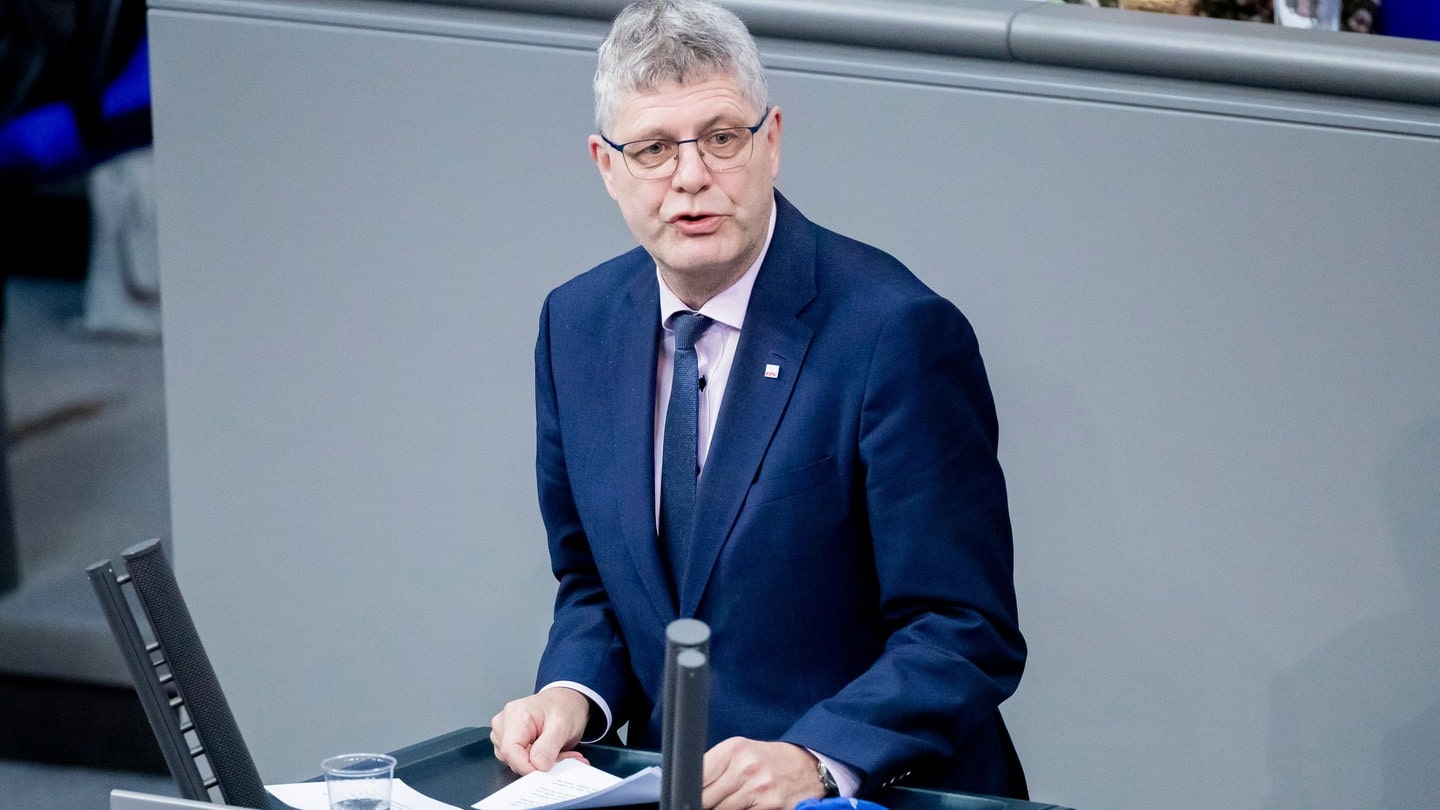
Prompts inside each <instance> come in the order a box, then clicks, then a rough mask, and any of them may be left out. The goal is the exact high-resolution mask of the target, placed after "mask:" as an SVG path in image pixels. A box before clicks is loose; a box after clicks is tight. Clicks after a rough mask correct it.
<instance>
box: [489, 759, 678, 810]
mask: <svg viewBox="0 0 1440 810" xmlns="http://www.w3.org/2000/svg"><path fill="white" fill-rule="evenodd" d="M658 801H660V769H659V768H658V767H654V766H652V767H649V768H646V769H644V770H642V771H640V772H638V773H636V774H634V775H633V776H629V777H627V778H625V779H621V778H619V777H618V776H613V775H611V774H608V773H606V772H604V771H602V770H600V769H599V768H596V767H594V766H591V765H586V764H585V763H583V762H581V761H580V760H578V759H562V760H560V761H559V762H557V763H555V765H554V766H553V767H551V768H550V770H548V771H535V772H533V773H528V774H526V775H524V776H522V777H520V778H519V779H516V780H515V781H514V782H511V783H510V784H508V785H506V786H505V787H503V788H500V789H499V790H497V791H495V792H494V793H492V794H490V795H489V796H486V797H485V798H483V799H481V800H480V801H478V802H476V803H475V804H473V805H471V806H472V807H474V808H476V809H477V810H561V808H567V810H584V808H590V807H617V806H619V805H625V804H654V803H655V802H658Z"/></svg>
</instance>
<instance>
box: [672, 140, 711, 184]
mask: <svg viewBox="0 0 1440 810" xmlns="http://www.w3.org/2000/svg"><path fill="white" fill-rule="evenodd" d="M687 146H689V147H692V148H690V149H686V148H685V147H687ZM675 160H676V165H675V173H674V174H672V175H670V185H671V187H672V188H674V189H675V190H677V191H686V192H690V193H692V194H693V193H695V192H697V191H701V190H703V189H704V188H705V187H706V186H708V185H710V167H709V166H707V165H705V158H704V157H703V156H702V155H701V153H700V144H698V143H694V142H692V143H686V144H681V145H680V150H679V151H678V152H677V153H676V154H675Z"/></svg>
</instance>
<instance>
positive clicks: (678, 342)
mask: <svg viewBox="0 0 1440 810" xmlns="http://www.w3.org/2000/svg"><path fill="white" fill-rule="evenodd" d="M709 325H710V319H709V318H707V317H705V316H704V315H701V314H700V313H698V312H681V313H678V314H677V315H676V316H675V317H674V318H672V319H671V320H670V328H671V329H673V330H675V351H689V350H690V349H693V348H695V341H696V339H698V338H699V337H700V333H701V332H704V331H705V327H707V326H709Z"/></svg>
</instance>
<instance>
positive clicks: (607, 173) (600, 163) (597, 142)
mask: <svg viewBox="0 0 1440 810" xmlns="http://www.w3.org/2000/svg"><path fill="white" fill-rule="evenodd" d="M588 143H589V145H590V159H591V160H593V161H595V168H597V169H599V170H600V179H601V180H604V181H605V191H606V192H607V193H608V194H609V195H610V199H612V200H615V199H619V198H618V197H616V196H615V186H614V185H612V180H613V178H614V176H615V158H616V157H617V155H616V154H615V150H614V149H611V148H610V145H609V144H607V143H605V141H604V140H602V139H601V138H600V136H599V135H591V136H590V140H589V141H588Z"/></svg>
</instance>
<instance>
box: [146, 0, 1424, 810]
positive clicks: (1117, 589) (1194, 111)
mask: <svg viewBox="0 0 1440 810" xmlns="http://www.w3.org/2000/svg"><path fill="white" fill-rule="evenodd" d="M192 5H195V4H192ZM199 5H203V4H199ZM237 7H238V6H237V4H233V3H231V4H228V5H226V6H225V8H227V9H228V11H227V13H225V14H211V13H207V12H205V11H204V10H203V8H199V7H198V6H197V8H196V9H194V10H160V11H155V12H152V15H151V26H152V28H151V30H152V37H153V45H152V49H153V54H152V58H153V60H154V76H155V78H154V82H155V94H156V97H157V100H158V101H157V112H156V132H157V144H158V147H159V150H158V154H157V161H158V163H157V177H158V182H159V185H160V188H159V192H160V206H161V211H160V213H161V220H160V226H161V252H162V263H163V272H164V274H165V277H164V283H165V319H166V321H165V328H166V374H167V396H168V403H167V410H168V412H169V418H170V421H171V424H170V442H171V450H170V457H171V466H172V483H171V491H172V500H173V504H174V507H173V508H174V526H175V533H176V540H175V546H176V550H177V557H178V566H179V570H180V576H181V581H182V583H184V585H185V587H186V589H187V592H188V593H189V594H191V598H192V599H193V601H194V602H195V605H194V608H195V613H196V619H197V623H198V624H199V626H200V628H201V631H202V633H203V634H204V635H205V637H206V639H207V641H208V642H209V644H210V648H211V654H212V657H214V658H215V660H216V666H217V669H218V670H219V671H220V675H221V677H222V680H223V681H224V683H225V685H226V688H227V691H229V692H230V693H231V698H232V702H233V703H234V704H235V709H236V713H237V716H238V717H239V720H240V722H241V725H242V727H243V728H244V730H245V732H246V734H247V737H248V738H249V739H250V741H251V745H252V747H253V748H254V749H255V753H256V757H257V761H258V763H259V765H260V768H261V772H262V775H263V776H264V777H265V778H266V779H267V780H268V781H283V780H287V779H293V778H298V777H301V776H306V775H309V774H313V773H314V771H315V766H316V765H317V764H318V761H319V759H320V758H321V757H322V756H324V755H326V754H329V753H335V752H337V751H340V750H341V749H347V750H348V749H355V748H393V747H396V746H399V745H401V744H404V743H406V742H409V741H413V740H414V739H417V738H419V737H421V736H425V735H428V734H433V733H437V732H439V731H442V730H445V729H448V728H450V727H454V726H458V725H462V724H480V723H484V722H486V721H488V718H489V717H490V715H491V713H493V711H495V709H497V708H498V706H499V703H500V701H502V700H503V699H505V698H507V697H511V696H513V695H514V694H516V693H518V692H519V691H521V690H524V689H527V688H528V687H529V685H530V679H531V677H532V671H533V666H534V663H535V659H536V657H537V655H538V650H539V648H540V645H541V643H542V641H543V634H544V630H545V627H546V625H547V622H548V610H549V601H550V597H551V593H552V581H551V580H550V578H549V575H548V572H547V570H546V564H545V559H544V552H543V539H542V532H541V528H540V523H539V519H538V514H537V513H536V509H535V506H534V495H533V484H532V470H531V454H532V452H533V440H532V434H531V431H532V429H533V427H532V421H533V419H532V414H531V405H530V382H531V372H530V365H529V363H530V350H531V345H532V341H533V335H534V323H535V316H536V314H537V313H538V308H539V305H540V301H541V298H542V296H543V295H544V292H545V291H546V290H548V289H549V288H550V287H551V286H553V285H554V284H556V283H558V282H560V281H562V280H563V279H565V278H567V277H569V276H570V275H572V274H574V273H575V272H578V271H580V270H582V269H584V268H585V267H588V266H589V265H591V264H593V263H595V262H597V261H599V260H601V259H603V258H606V257H608V256H609V255H612V254H613V253H616V252H619V251H620V250H623V249H625V248H626V247H628V246H629V245H630V244H631V240H630V237H629V235H628V233H626V232H625V230H624V227H623V225H622V223H621V221H620V218H619V216H618V214H617V213H616V212H615V210H614V208H613V203H611V202H610V201H609V199H608V198H607V197H606V196H605V194H604V191H603V188H602V187H601V185H600V183H599V181H598V178H596V177H595V176H594V170H593V168H592V167H591V166H590V164H589V162H588V159H587V158H586V155H585V152H584V138H585V135H586V134H587V133H588V132H589V129H590V124H589V119H590V112H589V103H590V102H589V93H588V80H589V74H590V71H591V69H592V57H591V55H590V54H589V53H588V52H587V50H586V47H587V46H586V44H585V43H587V42H593V41H594V36H595V35H596V34H597V33H598V32H599V31H601V30H603V26H600V25H598V24H593V23H588V22H578V21H573V20H571V21H557V22H555V23H554V24H553V28H551V29H550V30H548V31H537V32H535V33H534V34H530V33H527V31H528V28H527V26H532V27H533V25H534V24H535V23H533V21H532V22H527V20H526V18H524V17H522V16H516V15H509V16H507V15H503V14H498V13H491V12H481V11H470V10H464V9H445V10H443V11H437V12H436V14H437V16H436V17H435V18H433V19H432V18H428V17H426V20H427V22H426V23H425V25H427V26H430V28H428V29H427V30H426V31H425V32H416V31H415V30H413V29H414V28H415V27H416V26H415V25H409V26H408V27H407V32H406V33H386V32H383V31H377V30H367V26H368V27H369V28H372V29H373V28H374V25H373V24H372V23H373V18H371V20H372V21H371V22H367V23H366V25H364V26H361V25H347V24H344V19H345V10H346V8H347V7H346V6H341V5H320V6H304V7H302V8H301V9H300V11H303V12H305V13H309V14H311V16H312V17H313V14H314V12H315V9H316V8H319V9H320V10H322V11H324V12H325V13H326V14H328V15H330V16H329V18H327V19H325V20H317V21H314V22H306V23H296V22H284V21H278V20H274V19H269V20H262V19H254V18H252V17H248V16H246V15H245V14H241V13H237V12H235V9H236V8H237ZM275 7H277V6H273V5H272V6H271V8H275ZM375 7H376V8H378V5H377V6H375ZM367 8H371V7H368V6H367ZM403 9H404V13H405V14H407V15H411V16H412V17H415V16H419V17H425V15H426V14H427V13H428V12H427V11H425V10H424V8H423V7H420V6H414V5H408V4H407V5H404V6H403ZM297 14H298V12H297ZM270 16H272V17H273V16H276V15H274V14H270ZM300 16H303V15H300ZM543 22H544V24H545V25H546V26H549V25H551V23H550V22H549V21H543ZM487 31H488V32H489V33H487ZM497 32H498V33H497ZM527 38H529V39H531V40H532V41H533V42H535V43H537V44H535V45H525V44H520V43H522V42H523V41H524V40H526V39H527ZM762 46H763V48H762V50H763V51H764V53H765V55H766V58H767V60H768V61H770V62H771V64H772V65H773V66H775V73H774V75H773V85H774V92H775V97H776V100H777V101H778V102H779V103H780V105H781V107H782V110H783V113H784V140H785V152H784V163H783V168H782V172H781V178H780V186H781V188H782V189H783V190H784V191H785V192H786V194H787V195H789V196H790V197H791V199H792V200H793V201H794V202H796V204H797V205H799V206H800V208H801V209H802V210H803V211H805V212H806V213H807V214H809V215H811V216H812V218H814V219H816V220H817V221H819V222H821V223H823V224H826V225H828V226H830V227H833V228H835V229H836V230H840V231H842V232H844V233H847V234H849V235H852V236H856V237H858V238H861V239H864V240H866V241H869V242H871V243H873V244H876V245H878V246H880V247H882V248H884V249H886V250H889V251H890V252H892V253H894V254H895V255H897V256H898V257H899V258H901V259H902V260H904V261H905V262H907V263H908V264H909V265H910V266H911V267H912V268H913V269H914V270H915V271H916V272H917V273H918V274H920V275H921V276H922V277H923V278H925V279H926V280H927V281H929V282H930V283H931V284H932V285H933V286H934V287H936V288H937V289H938V290H940V291H941V292H943V293H945V294H946V295H948V296H949V297H951V298H952V299H953V300H955V301H956V302H957V303H958V304H959V305H960V307H961V308H962V309H963V310H964V311H965V312H966V313H967V314H968V315H969V316H970V318H971V319H972V321H974V323H975V325H976V329H977V331H978V333H979V336H980V340H981V348H982V351H983V352H984V353H985V356H986V359H987V363H988V366H989V369H990V372H991V376H992V382H993V385H994V388H995V392H996V397H997V403H998V406H999V409H1000V417H1001V431H1002V440H1001V441H1002V461H1003V462H1004V464H1005V467H1006V470H1007V474H1008V476H1009V481H1010V486H1011V492H1012V511H1013V514H1014V519H1015V525H1016V554H1017V585H1018V587H1019V589H1020V596H1021V607H1022V622H1023V625H1024V629H1025V630H1026V632H1027V635H1028V636H1029V638H1030V640H1031V642H1032V646H1033V650H1034V652H1033V657H1032V659H1031V664H1030V668H1029V670H1028V672H1027V675H1026V678H1025V680H1024V682H1023V683H1022V686H1021V689H1020V692H1019V693H1018V694H1017V696H1016V697H1015V698H1014V699H1013V700H1012V701H1011V702H1010V703H1008V704H1007V705H1006V709H1005V710H1006V715H1007V717H1009V718H1010V720H1011V722H1012V725H1013V726H1014V729H1015V733H1016V738H1017V744H1018V746H1019V747H1020V750H1021V753H1022V755H1023V756H1024V757H1025V760H1026V763H1027V765H1028V767H1029V769H1030V772H1031V777H1032V785H1033V788H1034V792H1035V794H1036V795H1037V796H1038V797H1040V798H1043V799H1046V800H1052V801H1058V802H1061V803H1067V804H1072V805H1075V806H1079V807H1114V808H1142V807H1153V806H1157V805H1168V806H1175V807H1195V808H1208V807H1214V806H1227V805H1229V806H1269V807H1275V808H1282V807H1292V806H1293V807H1300V806H1305V807H1332V806H1333V807H1341V806H1355V805H1363V806H1373V805H1376V804H1377V803H1378V804H1380V805H1383V806H1404V801H1403V800H1404V799H1406V798H1407V797H1414V796H1416V795H1417V794H1423V795H1429V796H1434V795H1436V794H1437V793H1440V781H1437V778H1436V776H1435V775H1434V773H1433V769H1431V768H1425V769H1419V768H1415V767H1413V766H1412V765H1411V763H1414V762H1426V761H1429V762H1432V763H1433V761H1435V757H1436V756H1437V755H1440V721H1437V707H1440V683H1437V682H1436V681H1435V679H1434V678H1433V673H1434V672H1435V671H1436V670H1437V665H1440V638H1437V637H1436V634H1435V629H1434V628H1435V627H1440V622H1437V621H1436V619H1437V618H1440V615H1437V611H1436V610H1435V607H1434V605H1435V601H1434V597H1433V595H1432V594H1433V593H1435V592H1437V591H1440V588H1437V587H1436V585H1437V582H1436V572H1437V571H1440V561H1437V560H1436V559H1435V558H1434V556H1433V551H1427V549H1429V548H1432V547H1433V546H1434V545H1435V543H1434V540H1435V539H1436V536H1435V530H1434V528H1433V526H1434V521H1435V515H1434V507H1433V504H1434V503H1437V502H1440V480H1437V479H1440V472H1437V469H1436V466H1435V465H1436V462H1437V459H1440V374H1436V373H1435V371H1436V369H1437V368H1440V327H1437V325H1436V324H1437V319H1436V318H1435V317H1434V313H1435V312H1437V311H1440V276H1437V274H1436V273H1435V272H1434V265H1435V257H1436V256H1440V228H1437V227H1435V226H1436V224H1437V220H1440V217H1437V212H1440V139H1437V138H1435V137H1429V136H1427V135H1426V134H1425V133H1427V132H1432V131H1434V126H1435V122H1436V120H1437V110H1436V109H1435V108H1433V107H1413V106H1407V105H1401V104H1394V103H1384V104H1382V103H1378V102H1370V101H1366V100H1363V99H1334V98H1325V97H1310V96H1304V95H1300V94H1294V93H1281V92H1278V91H1266V90H1257V89H1253V88H1249V89H1247V88H1234V87H1229V86H1220V85H1217V86H1210V85H1205V84H1203V83H1197V82H1185V81H1180V80H1166V79H1154V78H1146V77H1137V76H1126V75H1118V74H1105V73H1102V72H1095V71H1090V70H1069V69H1064V68H1059V67H1045V66H1040V65H1034V64H1016V63H1005V62H985V61H983V60H969V59H965V58H942V57H936V56H926V55H916V54H889V53H886V52H885V51H879V50H868V49H860V48H855V49H850V48H841V47H826V46H818V45H813V44H810V45H806V44H797V43H791V42H782V41H766V42H764V43H762ZM1427 509H1429V510H1430V511H1426V510H1427ZM1427 553H1429V554H1431V556H1429V557H1426V556H1425V554H1427ZM1426 757H1428V760H1427V759H1425V758H1426ZM1377 795H1378V796H1381V797H1383V800H1382V801H1380V802H1377V801H1376V799H1375V797H1376V796H1377ZM476 798H479V797H476Z"/></svg>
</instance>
